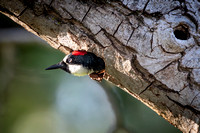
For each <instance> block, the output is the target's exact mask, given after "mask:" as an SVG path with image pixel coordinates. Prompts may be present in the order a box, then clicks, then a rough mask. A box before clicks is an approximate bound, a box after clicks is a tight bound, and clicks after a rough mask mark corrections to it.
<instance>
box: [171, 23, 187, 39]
mask: <svg viewBox="0 0 200 133" xmlns="http://www.w3.org/2000/svg"><path fill="white" fill-rule="evenodd" d="M174 35H175V37H176V38H177V39H179V40H188V39H189V38H190V32H189V28H188V26H187V25H185V24H181V25H178V26H177V27H175V29H174Z"/></svg>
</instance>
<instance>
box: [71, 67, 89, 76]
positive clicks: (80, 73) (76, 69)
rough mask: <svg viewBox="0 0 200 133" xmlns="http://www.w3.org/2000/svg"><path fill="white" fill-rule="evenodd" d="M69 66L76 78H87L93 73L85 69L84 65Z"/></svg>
mask: <svg viewBox="0 0 200 133" xmlns="http://www.w3.org/2000/svg"><path fill="white" fill-rule="evenodd" d="M68 66H69V70H70V72H71V74H73V75H75V76H85V75H88V74H90V73H92V72H93V71H89V70H88V69H86V68H84V67H83V66H82V65H68Z"/></svg>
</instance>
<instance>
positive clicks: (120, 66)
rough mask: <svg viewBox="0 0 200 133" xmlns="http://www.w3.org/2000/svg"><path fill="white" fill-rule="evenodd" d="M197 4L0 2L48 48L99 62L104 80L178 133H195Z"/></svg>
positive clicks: (199, 101)
mask: <svg viewBox="0 0 200 133" xmlns="http://www.w3.org/2000/svg"><path fill="white" fill-rule="evenodd" d="M16 5H18V6H16ZM144 5H145V6H144ZM199 7H200V2H191V1H162V2H160V1H159V2H156V1H149V0H148V1H146V0H140V1H139V2H138V3H137V2H134V1H122V2H107V3H106V2H105V1H104V2H103V5H102V4H98V3H92V4H91V3H87V2H86V3H85V2H79V1H75V0H71V1H70V0H66V1H58V0H52V1H49V0H43V1H37V0H35V1H23V0H13V1H8V0H1V1H0V11H1V12H2V13H3V14H5V15H7V16H8V17H10V18H11V19H12V20H14V21H15V22H17V23H19V24H20V25H22V26H23V27H24V28H25V29H27V30H28V31H30V32H32V33H34V34H36V35H37V36H39V37H40V38H42V39H44V40H45V41H47V42H48V43H49V44H50V45H51V46H52V47H53V48H56V49H59V50H61V51H62V52H64V53H66V54H67V53H69V52H70V51H72V50H80V49H82V50H87V51H90V52H93V53H95V54H97V55H98V56H100V57H102V58H103V59H104V61H105V64H106V76H105V79H106V80H108V81H111V82H112V83H114V84H115V85H117V86H119V87H120V88H122V89H123V90H125V91H126V92H128V93H129V94H130V95H132V96H134V97H136V98H137V99H139V100H140V101H142V102H143V103H144V104H146V105H147V106H148V107H150V108H151V109H153V110H154V111H155V112H157V113H158V114H159V115H161V116H162V117H164V118H165V119H166V120H168V121H169V122H170V123H172V124H173V125H174V126H176V127H178V128H179V129H180V130H181V131H183V132H198V131H199V118H200V114H199V111H200V93H199V91H200V80H199V79H200V54H199V51H200V47H199V44H200V39H199V38H200V35H199V33H200V32H199V30H200V29H199V27H198V25H199V24H200V16H199V14H200V13H199V9H198V8H199ZM183 11H184V13H183ZM197 11H198V12H197ZM188 14H189V16H190V17H189V16H188ZM191 18H192V19H191ZM183 36H184V37H183Z"/></svg>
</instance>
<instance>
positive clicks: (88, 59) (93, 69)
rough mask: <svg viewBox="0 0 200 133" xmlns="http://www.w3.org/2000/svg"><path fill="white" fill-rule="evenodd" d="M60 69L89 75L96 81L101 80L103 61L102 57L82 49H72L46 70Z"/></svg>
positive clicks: (103, 71)
mask: <svg viewBox="0 0 200 133" xmlns="http://www.w3.org/2000/svg"><path fill="white" fill-rule="evenodd" d="M58 68H60V69H62V70H64V71H66V72H68V73H70V74H73V75H75V76H85V75H89V76H90V78H92V79H93V80H96V81H101V80H102V79H103V76H104V73H105V63H104V61H103V59H102V58H100V57H97V56H96V55H95V54H93V53H91V52H87V51H84V50H78V51H73V52H72V53H70V54H69V55H66V56H65V57H64V59H63V60H62V61H61V62H59V63H57V64H55V65H52V66H50V67H48V68H46V70H52V69H58Z"/></svg>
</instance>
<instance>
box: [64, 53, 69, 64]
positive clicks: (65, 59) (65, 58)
mask: <svg viewBox="0 0 200 133" xmlns="http://www.w3.org/2000/svg"><path fill="white" fill-rule="evenodd" d="M68 56H69V54H68V55H66V56H65V57H64V58H63V61H64V62H65V63H66V61H67V58H68Z"/></svg>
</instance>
